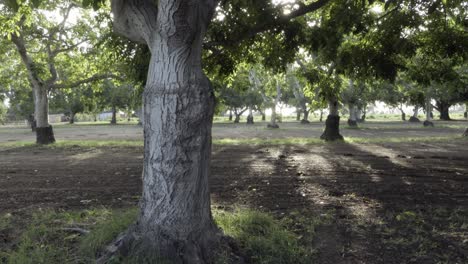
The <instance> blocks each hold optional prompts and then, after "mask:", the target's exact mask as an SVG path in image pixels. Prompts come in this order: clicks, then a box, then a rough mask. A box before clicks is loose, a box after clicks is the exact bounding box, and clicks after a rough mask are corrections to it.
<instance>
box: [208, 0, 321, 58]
mask: <svg viewBox="0 0 468 264" xmlns="http://www.w3.org/2000/svg"><path fill="white" fill-rule="evenodd" d="M329 2H330V0H317V1H315V2H313V3H310V4H307V5H306V4H302V5H300V7H299V8H298V9H296V10H293V11H291V13H289V14H288V15H286V16H281V17H279V18H278V19H276V20H275V21H273V22H271V23H262V24H257V25H255V26H253V27H251V28H249V29H248V30H247V31H246V32H243V33H242V34H239V35H237V34H236V35H235V36H232V37H233V38H234V39H229V38H228V39H225V40H223V41H217V42H214V41H213V42H206V43H205V44H204V47H205V48H207V49H211V50H213V46H228V47H232V46H236V45H237V44H239V43H240V42H242V41H243V40H246V39H250V38H253V37H254V36H256V35H257V34H259V33H262V32H265V31H267V30H269V29H272V28H274V27H277V26H281V25H284V24H286V23H288V22H289V21H290V20H292V19H294V18H297V17H301V16H304V15H306V14H308V13H312V12H314V11H316V10H318V9H320V8H322V7H323V6H325V5H326V4H328V3H329Z"/></svg>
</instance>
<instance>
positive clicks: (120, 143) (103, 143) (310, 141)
mask: <svg viewBox="0 0 468 264" xmlns="http://www.w3.org/2000/svg"><path fill="white" fill-rule="evenodd" d="M466 141H468V139H467V138H465V137H461V136H444V137H378V138H364V137H345V141H336V142H325V141H323V140H321V139H319V138H274V139H262V138H242V139H240V138H236V139H233V138H222V139H213V144H214V145H220V146H232V145H267V146H270V145H272V146H276V145H323V144H347V143H351V144H352V143H359V144H378V143H418V142H419V143H436V142H442V143H443V142H451V143H452V142H466ZM142 146H143V141H142V140H81V141H78V140H67V141H57V142H56V143H55V144H51V145H42V146H38V145H36V144H35V143H32V142H30V141H17V142H5V143H0V148H17V147H40V148H50V149H60V148H72V147H83V148H87V147H88V148H92V147H142Z"/></svg>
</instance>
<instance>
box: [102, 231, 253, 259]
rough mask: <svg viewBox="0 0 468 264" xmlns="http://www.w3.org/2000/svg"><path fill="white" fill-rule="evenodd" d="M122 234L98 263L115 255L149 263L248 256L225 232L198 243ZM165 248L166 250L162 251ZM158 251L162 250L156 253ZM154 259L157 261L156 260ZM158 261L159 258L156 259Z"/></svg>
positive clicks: (103, 252)
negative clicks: (153, 239) (158, 241)
mask: <svg viewBox="0 0 468 264" xmlns="http://www.w3.org/2000/svg"><path fill="white" fill-rule="evenodd" d="M131 230H132V228H130V229H129V230H128V231H127V232H126V233H122V234H120V235H119V236H118V237H117V238H116V239H115V240H114V241H112V242H111V243H110V244H108V245H107V246H106V247H105V248H104V250H103V251H102V252H101V254H100V255H99V257H98V258H97V259H96V263H97V264H106V263H109V262H110V261H111V260H113V259H114V258H118V257H122V256H123V257H125V256H132V257H135V256H136V257H141V259H145V260H150V262H149V263H174V264H211V263H216V258H217V257H221V256H222V257H223V260H226V261H227V263H229V264H245V263H246V261H245V259H246V257H245V256H244V254H242V252H241V250H240V249H239V247H238V245H237V243H236V241H235V240H234V239H233V238H231V237H228V236H225V235H223V234H222V233H221V232H218V233H217V234H215V237H214V238H213V241H210V242H209V243H208V245H205V246H204V245H203V244H205V243H203V242H207V241H202V242H201V243H200V244H198V243H197V242H196V241H191V240H185V241H171V240H169V241H165V242H164V243H158V244H159V245H153V242H155V241H151V240H148V239H146V238H145V237H142V236H140V235H138V234H136V233H135V232H134V231H131ZM162 251H164V252H162ZM155 252H159V253H162V254H160V255H156V254H155ZM152 260H154V261H152ZM155 261H156V262H155Z"/></svg>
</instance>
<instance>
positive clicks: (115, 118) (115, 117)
mask: <svg viewBox="0 0 468 264" xmlns="http://www.w3.org/2000/svg"><path fill="white" fill-rule="evenodd" d="M110 123H111V125H116V124H117V108H116V107H115V106H112V119H111V122H110Z"/></svg>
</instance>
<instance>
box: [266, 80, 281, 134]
mask: <svg viewBox="0 0 468 264" xmlns="http://www.w3.org/2000/svg"><path fill="white" fill-rule="evenodd" d="M280 98H281V86H280V85H279V82H278V81H276V98H275V102H274V105H273V107H272V108H271V120H270V123H269V124H268V125H267V127H269V128H279V126H278V124H277V123H276V105H277V104H278V102H279V100H280Z"/></svg>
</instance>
